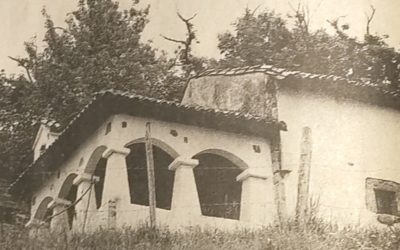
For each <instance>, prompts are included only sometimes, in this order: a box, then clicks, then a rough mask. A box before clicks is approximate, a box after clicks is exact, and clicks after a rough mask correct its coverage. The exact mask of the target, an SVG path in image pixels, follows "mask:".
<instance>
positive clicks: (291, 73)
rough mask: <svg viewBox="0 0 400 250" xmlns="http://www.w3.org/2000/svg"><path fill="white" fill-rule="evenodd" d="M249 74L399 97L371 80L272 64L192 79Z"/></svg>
mask: <svg viewBox="0 0 400 250" xmlns="http://www.w3.org/2000/svg"><path fill="white" fill-rule="evenodd" d="M250 73H264V74H267V75H270V76H272V77H273V78H275V79H278V80H283V79H286V78H288V77H296V78H301V79H309V80H313V79H316V78H318V79H320V80H331V81H334V82H337V81H344V82H346V83H349V84H352V85H355V86H359V87H371V88H375V89H376V90H378V91H380V92H382V93H383V94H388V95H391V96H393V97H400V89H397V90H390V89H388V88H385V87H384V86H381V85H379V84H378V83H376V82H373V81H372V80H371V78H366V77H363V78H357V79H351V78H348V77H343V76H339V75H332V74H319V73H308V72H304V71H298V70H289V69H286V68H281V67H276V66H274V65H273V64H259V65H254V66H243V67H235V68H225V69H207V70H205V71H203V72H200V73H199V74H197V75H196V76H194V77H193V78H201V77H205V76H234V75H243V74H250Z"/></svg>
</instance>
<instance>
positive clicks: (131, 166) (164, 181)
mask: <svg viewBox="0 0 400 250" xmlns="http://www.w3.org/2000/svg"><path fill="white" fill-rule="evenodd" d="M129 148H130V149H131V152H130V154H129V155H128V156H127V158H126V163H127V167H128V179H129V191H130V196H131V203H132V204H138V205H144V206H148V205H149V197H148V196H149V191H148V186H147V185H148V184H147V163H146V152H145V144H144V143H137V144H133V145H131V146H130V147H129ZM153 158H154V172H155V181H156V207H157V208H162V209H168V210H169V209H171V200H172V191H173V186H174V177H175V172H174V171H170V170H168V166H169V165H170V164H171V163H172V162H173V160H174V158H173V157H172V156H171V155H169V154H168V153H167V152H165V151H164V150H162V149H161V148H159V147H157V146H154V145H153Z"/></svg>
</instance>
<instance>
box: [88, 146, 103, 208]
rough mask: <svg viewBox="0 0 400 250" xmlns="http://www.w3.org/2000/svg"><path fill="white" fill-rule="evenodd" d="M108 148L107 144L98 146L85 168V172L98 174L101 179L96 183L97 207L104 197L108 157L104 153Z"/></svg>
mask: <svg viewBox="0 0 400 250" xmlns="http://www.w3.org/2000/svg"><path fill="white" fill-rule="evenodd" d="M106 150H107V146H105V145H100V146H98V147H96V148H95V149H94V150H93V152H92V153H91V155H90V157H89V159H88V161H87V163H86V165H85V167H84V169H83V172H84V173H86V174H89V175H93V176H97V177H98V178H99V181H98V182H96V183H95V184H94V195H95V199H96V207H97V208H100V206H101V202H102V197H103V187H104V178H105V170H106V166H107V159H106V158H104V157H103V154H104V152H105V151H106Z"/></svg>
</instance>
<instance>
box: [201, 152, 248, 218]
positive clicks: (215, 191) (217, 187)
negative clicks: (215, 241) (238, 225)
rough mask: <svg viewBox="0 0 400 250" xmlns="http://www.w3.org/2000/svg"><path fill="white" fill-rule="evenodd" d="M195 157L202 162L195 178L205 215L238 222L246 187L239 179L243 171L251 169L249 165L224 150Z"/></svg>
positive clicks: (203, 153)
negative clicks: (237, 179) (243, 189)
mask: <svg viewBox="0 0 400 250" xmlns="http://www.w3.org/2000/svg"><path fill="white" fill-rule="evenodd" d="M221 152H222V153H221ZM227 157H229V158H227ZM193 158H194V159H197V160H199V165H198V166H197V167H195V168H194V176H195V180H196V187H197V191H198V194H199V200H200V206H201V213H202V214H203V215H206V216H213V217H222V218H229V219H235V220H238V219H239V217H240V202H241V195H242V184H241V183H240V182H237V181H236V177H237V176H238V175H239V174H240V173H241V172H242V171H243V170H242V169H241V168H247V166H246V165H245V163H244V162H243V161H242V160H240V159H239V158H237V157H235V156H234V155H232V154H230V153H228V152H225V151H221V150H206V151H203V152H201V153H199V154H197V155H195V156H194V157H193ZM238 164H240V166H238Z"/></svg>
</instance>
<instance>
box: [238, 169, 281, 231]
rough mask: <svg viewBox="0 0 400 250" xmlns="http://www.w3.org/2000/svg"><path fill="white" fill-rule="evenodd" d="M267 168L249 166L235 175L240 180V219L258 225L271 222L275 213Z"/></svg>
mask: <svg viewBox="0 0 400 250" xmlns="http://www.w3.org/2000/svg"><path fill="white" fill-rule="evenodd" d="M267 172H268V171H267V169H266V168H265V169H263V168H254V169H252V168H249V169H246V170H244V171H243V172H242V173H241V174H240V175H238V176H237V177H236V180H237V181H240V182H242V199H241V207H240V220H241V221H244V222H247V223H249V224H250V225H251V226H254V227H259V226H262V225H266V224H268V223H272V222H273V220H274V216H275V213H276V211H275V210H276V208H275V205H274V191H273V184H272V182H271V180H272V178H268V177H269V176H268V174H267Z"/></svg>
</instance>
